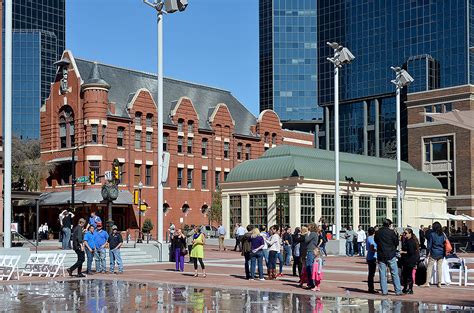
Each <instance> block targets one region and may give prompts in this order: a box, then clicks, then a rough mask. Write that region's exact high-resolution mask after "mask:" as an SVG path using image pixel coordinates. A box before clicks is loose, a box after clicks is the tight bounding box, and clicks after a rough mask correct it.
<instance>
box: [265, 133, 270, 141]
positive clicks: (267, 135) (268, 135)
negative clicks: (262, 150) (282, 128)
mask: <svg viewBox="0 0 474 313" xmlns="http://www.w3.org/2000/svg"><path fill="white" fill-rule="evenodd" d="M269 137H270V133H269V132H265V136H264V137H263V140H264V142H265V143H268V140H269Z"/></svg>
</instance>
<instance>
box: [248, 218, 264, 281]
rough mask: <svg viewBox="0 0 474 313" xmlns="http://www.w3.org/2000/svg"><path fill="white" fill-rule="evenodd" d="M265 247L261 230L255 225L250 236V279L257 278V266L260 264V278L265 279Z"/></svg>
mask: <svg viewBox="0 0 474 313" xmlns="http://www.w3.org/2000/svg"><path fill="white" fill-rule="evenodd" d="M263 247H264V239H263V237H262V236H261V235H260V230H259V229H258V227H255V228H254V229H253V230H252V235H251V237H250V248H251V249H252V250H251V252H250V280H255V267H256V266H257V264H258V279H259V280H265V279H264V278H263Z"/></svg>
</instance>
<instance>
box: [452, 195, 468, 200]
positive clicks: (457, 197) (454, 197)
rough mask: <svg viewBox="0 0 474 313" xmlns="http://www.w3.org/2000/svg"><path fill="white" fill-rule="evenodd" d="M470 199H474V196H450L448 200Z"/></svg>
mask: <svg viewBox="0 0 474 313" xmlns="http://www.w3.org/2000/svg"><path fill="white" fill-rule="evenodd" d="M470 199H474V195H456V196H448V200H470Z"/></svg>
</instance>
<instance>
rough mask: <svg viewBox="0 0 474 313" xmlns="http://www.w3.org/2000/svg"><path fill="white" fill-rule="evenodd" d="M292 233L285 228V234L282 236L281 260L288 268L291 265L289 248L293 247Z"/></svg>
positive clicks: (289, 228) (288, 228)
mask: <svg viewBox="0 0 474 313" xmlns="http://www.w3.org/2000/svg"><path fill="white" fill-rule="evenodd" d="M291 235H292V231H291V227H286V228H285V233H284V234H283V238H282V239H283V253H284V255H283V259H284V260H285V265H286V266H290V264H291V256H292V249H291V246H292V245H293V238H292V236H291Z"/></svg>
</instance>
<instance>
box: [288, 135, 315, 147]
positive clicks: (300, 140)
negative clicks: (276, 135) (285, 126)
mask: <svg viewBox="0 0 474 313" xmlns="http://www.w3.org/2000/svg"><path fill="white" fill-rule="evenodd" d="M283 141H286V142H293V143H299V144H302V145H308V146H312V145H313V142H312V141H309V140H302V139H295V138H288V137H283Z"/></svg>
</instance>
